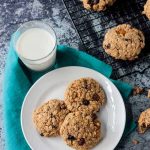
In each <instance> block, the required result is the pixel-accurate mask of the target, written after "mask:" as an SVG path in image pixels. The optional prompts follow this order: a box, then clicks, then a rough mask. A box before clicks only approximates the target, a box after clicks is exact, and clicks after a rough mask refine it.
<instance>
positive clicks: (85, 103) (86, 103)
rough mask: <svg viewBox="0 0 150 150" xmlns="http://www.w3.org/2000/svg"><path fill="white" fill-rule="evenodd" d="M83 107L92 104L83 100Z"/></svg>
mask: <svg viewBox="0 0 150 150" xmlns="http://www.w3.org/2000/svg"><path fill="white" fill-rule="evenodd" d="M82 103H83V105H85V106H88V105H89V104H90V102H89V101H88V100H86V99H83V101H82Z"/></svg>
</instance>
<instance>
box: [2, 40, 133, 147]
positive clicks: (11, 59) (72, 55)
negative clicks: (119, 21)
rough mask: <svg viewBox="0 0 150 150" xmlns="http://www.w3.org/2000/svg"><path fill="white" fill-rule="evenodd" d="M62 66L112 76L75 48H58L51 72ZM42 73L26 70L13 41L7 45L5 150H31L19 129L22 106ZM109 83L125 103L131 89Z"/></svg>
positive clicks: (116, 83) (109, 71) (100, 63)
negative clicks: (78, 67) (85, 68)
mask: <svg viewBox="0 0 150 150" xmlns="http://www.w3.org/2000/svg"><path fill="white" fill-rule="evenodd" d="M64 66H83V67H87V68H91V69H94V70H96V71H98V72H100V73H102V74H103V75H105V76H106V77H108V78H109V77H110V75H111V74H112V68H111V67H110V66H109V65H107V64H105V63H104V62H102V61H100V60H97V59H95V58H94V57H92V56H90V55H88V54H86V53H84V52H81V51H77V50H76V49H73V48H69V47H66V46H58V48H57V61H56V65H55V66H54V68H52V69H56V68H60V67H64ZM52 69H51V70H52ZM49 71H50V70H49ZM47 72H48V71H47ZM45 73H46V72H40V73H39V72H34V71H31V70H29V69H27V68H26V67H25V66H24V65H23V63H22V62H21V61H20V60H19V59H18V57H17V55H16V53H15V51H14V49H13V46H12V42H10V49H9V53H8V58H7V61H6V68H5V76H4V84H3V106H4V109H3V112H4V128H5V135H6V149H7V150H28V149H30V148H29V146H28V145H27V143H26V141H25V139H24V136H23V133H22V130H21V124H20V112H21V106H22V102H23V100H24V97H25V95H26V93H27V92H28V90H29V88H30V87H31V85H32V84H33V83H34V82H35V81H36V80H37V79H38V78H39V77H40V76H42V75H43V74H45ZM112 82H113V83H114V84H115V85H116V86H117V88H118V89H119V91H120V92H121V94H122V96H123V98H124V100H127V99H128V96H129V94H130V92H131V90H132V87H131V86H130V85H128V84H126V83H123V82H121V81H114V80H112ZM127 125H128V129H126V130H125V133H128V132H129V131H130V130H131V129H133V128H134V124H132V120H131V122H127Z"/></svg>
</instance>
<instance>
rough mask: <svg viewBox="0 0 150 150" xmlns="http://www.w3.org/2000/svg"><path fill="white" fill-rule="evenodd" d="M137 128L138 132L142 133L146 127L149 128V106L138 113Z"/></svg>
mask: <svg viewBox="0 0 150 150" xmlns="http://www.w3.org/2000/svg"><path fill="white" fill-rule="evenodd" d="M138 128H139V133H144V132H145V131H146V130H147V129H148V128H150V108H148V109H146V110H145V111H143V112H142V113H141V114H140V117H139V120H138Z"/></svg>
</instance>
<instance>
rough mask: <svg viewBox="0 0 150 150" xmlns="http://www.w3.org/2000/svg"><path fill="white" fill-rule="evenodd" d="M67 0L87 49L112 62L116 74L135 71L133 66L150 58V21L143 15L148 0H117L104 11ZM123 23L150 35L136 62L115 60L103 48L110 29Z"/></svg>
mask: <svg viewBox="0 0 150 150" xmlns="http://www.w3.org/2000/svg"><path fill="white" fill-rule="evenodd" d="M63 1H64V4H65V6H66V8H67V10H68V13H69V15H70V17H71V19H72V22H73V24H74V26H75V28H76V30H77V32H78V34H79V37H80V39H81V41H82V44H83V46H84V47H85V51H86V52H87V53H89V54H91V55H93V56H95V57H97V58H98V59H101V60H103V61H104V62H106V63H107V64H110V65H111V66H112V67H113V70H114V76H115V78H121V77H122V76H124V75H127V74H130V73H132V72H133V71H134V69H133V68H134V67H135V66H138V64H141V63H143V62H144V61H149V62H150V21H149V20H148V19H147V18H146V17H145V16H144V15H142V11H143V7H144V4H145V3H146V0H117V2H116V3H115V4H114V5H113V6H112V7H110V8H109V9H107V10H106V11H104V12H92V11H88V10H86V9H84V8H83V5H82V2H81V1H80V0H63ZM122 23H129V24H131V25H133V26H134V27H136V28H138V29H140V30H141V31H143V33H144V34H145V37H146V47H145V49H144V50H143V51H142V53H141V55H140V57H139V59H137V60H135V61H132V62H129V61H121V60H115V59H113V58H112V57H110V56H108V55H107V54H106V53H105V52H104V50H103V48H102V42H103V39H104V35H105V33H106V31H107V29H109V28H112V27H114V26H116V25H118V24H122Z"/></svg>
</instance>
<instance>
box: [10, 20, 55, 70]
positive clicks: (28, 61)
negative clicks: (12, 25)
mask: <svg viewBox="0 0 150 150" xmlns="http://www.w3.org/2000/svg"><path fill="white" fill-rule="evenodd" d="M13 46H14V49H15V50H16V52H17V54H18V56H19V58H20V59H21V60H22V62H23V63H24V64H25V65H26V66H27V67H28V68H30V69H32V70H35V71H42V70H45V69H47V68H50V67H52V66H53V65H54V64H55V60H56V47H57V42H56V34H55V32H54V30H53V29H52V28H51V27H50V26H49V25H48V24H46V23H43V22H41V21H30V22H27V23H24V24H23V25H22V26H21V27H20V28H19V29H18V30H17V31H16V32H15V34H14V37H13Z"/></svg>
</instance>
